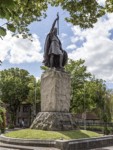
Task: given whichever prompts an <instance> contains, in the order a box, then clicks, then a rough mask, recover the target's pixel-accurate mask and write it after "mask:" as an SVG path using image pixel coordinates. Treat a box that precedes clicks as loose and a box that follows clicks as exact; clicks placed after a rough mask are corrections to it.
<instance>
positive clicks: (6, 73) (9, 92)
mask: <svg viewBox="0 0 113 150" xmlns="http://www.w3.org/2000/svg"><path fill="white" fill-rule="evenodd" d="M0 75H1V80H0V88H1V100H2V101H3V102H4V103H6V104H8V109H9V112H10V114H11V120H12V123H14V124H15V119H16V111H17V109H18V107H19V105H20V104H21V103H22V102H23V101H26V100H27V96H28V93H29V90H30V88H29V86H28V85H29V82H30V75H29V73H28V71H26V70H23V69H19V68H11V69H8V70H3V71H0Z"/></svg>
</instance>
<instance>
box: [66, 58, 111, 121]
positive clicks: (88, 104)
mask: <svg viewBox="0 0 113 150" xmlns="http://www.w3.org/2000/svg"><path fill="white" fill-rule="evenodd" d="M84 62H85V61H84V60H81V59H80V60H78V61H74V60H69V63H68V64H67V66H66V71H68V72H70V74H71V79H72V82H71V83H72V84H71V87H72V94H71V108H70V109H71V111H72V112H74V113H83V112H87V111H95V112H96V114H98V116H99V117H100V119H101V120H102V121H103V122H109V121H110V120H111V113H110V107H109V102H110V100H109V99H108V96H107V89H106V85H105V81H103V80H102V79H95V77H94V76H93V75H91V73H89V72H87V68H86V66H85V65H84Z"/></svg>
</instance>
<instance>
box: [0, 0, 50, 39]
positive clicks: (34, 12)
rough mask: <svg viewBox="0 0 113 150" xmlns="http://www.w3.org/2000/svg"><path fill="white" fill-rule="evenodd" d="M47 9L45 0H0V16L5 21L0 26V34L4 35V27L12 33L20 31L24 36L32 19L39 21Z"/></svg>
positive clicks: (24, 36)
mask: <svg viewBox="0 0 113 150" xmlns="http://www.w3.org/2000/svg"><path fill="white" fill-rule="evenodd" d="M46 9H47V1H45V0H41V1H38V0H32V1H31V0H24V1H23V0H8V1H7V0H0V18H2V19H5V20H6V23H4V24H3V25H1V27H0V35H1V37H2V36H5V35H6V29H7V30H10V31H11V32H13V33H14V34H17V33H20V34H22V35H23V38H26V37H27V35H30V34H27V33H28V32H29V29H28V25H29V24H30V23H31V22H33V21H40V19H41V18H42V17H45V16H46V14H45V13H44V12H45V11H46Z"/></svg>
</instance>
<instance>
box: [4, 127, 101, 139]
mask: <svg viewBox="0 0 113 150" xmlns="http://www.w3.org/2000/svg"><path fill="white" fill-rule="evenodd" d="M5 136H7V137H12V138H24V139H46V140H47V139H53V140H54V139H55V140H56V139H66V140H69V139H79V138H90V137H100V136H102V134H98V133H96V132H92V131H87V130H74V131H44V130H34V129H22V130H18V131H12V132H9V133H6V134H5Z"/></svg>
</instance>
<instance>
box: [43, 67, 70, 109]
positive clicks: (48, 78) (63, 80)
mask: <svg viewBox="0 0 113 150" xmlns="http://www.w3.org/2000/svg"><path fill="white" fill-rule="evenodd" d="M70 92H71V79H70V75H69V74H68V73H66V72H61V71H56V70H50V71H47V72H45V73H44V74H43V75H42V77H41V111H42V112H69V107H70Z"/></svg>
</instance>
